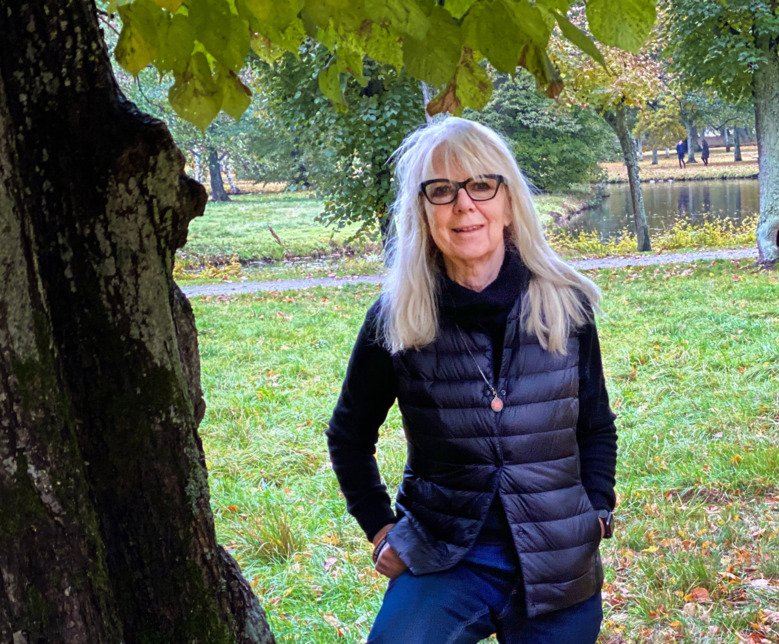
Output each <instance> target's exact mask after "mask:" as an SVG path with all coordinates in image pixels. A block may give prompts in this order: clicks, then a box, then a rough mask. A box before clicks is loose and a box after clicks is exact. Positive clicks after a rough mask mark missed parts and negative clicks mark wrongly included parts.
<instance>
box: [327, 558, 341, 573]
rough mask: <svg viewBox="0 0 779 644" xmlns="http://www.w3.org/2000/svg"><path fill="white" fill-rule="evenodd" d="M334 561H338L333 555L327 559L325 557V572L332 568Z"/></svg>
mask: <svg viewBox="0 0 779 644" xmlns="http://www.w3.org/2000/svg"><path fill="white" fill-rule="evenodd" d="M336 561H338V559H336V558H335V557H328V558H327V559H325V564H324V569H325V572H327V571H328V570H330V568H332V567H333V566H334V565H335V563H336Z"/></svg>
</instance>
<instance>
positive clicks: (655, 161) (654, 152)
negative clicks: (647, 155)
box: [652, 148, 659, 165]
mask: <svg viewBox="0 0 779 644" xmlns="http://www.w3.org/2000/svg"><path fill="white" fill-rule="evenodd" d="M658 163H659V160H658V158H657V148H652V165H657V164H658Z"/></svg>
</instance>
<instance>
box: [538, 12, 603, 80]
mask: <svg viewBox="0 0 779 644" xmlns="http://www.w3.org/2000/svg"><path fill="white" fill-rule="evenodd" d="M551 13H552V15H553V16H554V17H555V20H557V24H558V25H560V31H562V32H563V36H565V38H567V39H568V40H569V41H571V42H572V43H573V44H574V45H576V46H577V47H578V48H579V49H581V50H582V51H583V52H584V53H585V54H587V55H588V56H589V57H590V58H592V59H593V60H594V61H596V62H598V63H600V64H601V65H603V67H606V61H605V60H604V59H603V54H602V53H601V52H600V50H599V49H598V47H597V46H596V45H595V43H594V42H593V40H592V39H591V38H590V37H589V36H588V35H587V34H586V33H585V32H583V31H582V30H581V29H579V28H578V27H577V26H576V25H575V24H573V23H572V22H571V21H570V20H568V18H567V17H566V16H564V15H563V14H561V13H558V12H556V11H552V12H551Z"/></svg>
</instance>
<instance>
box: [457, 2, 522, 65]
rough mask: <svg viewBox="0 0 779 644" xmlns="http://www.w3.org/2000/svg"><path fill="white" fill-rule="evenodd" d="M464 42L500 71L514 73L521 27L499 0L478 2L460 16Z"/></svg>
mask: <svg viewBox="0 0 779 644" xmlns="http://www.w3.org/2000/svg"><path fill="white" fill-rule="evenodd" d="M463 31H464V32H465V44H466V45H467V46H468V47H470V48H471V49H475V50H477V51H480V52H481V53H482V54H484V55H485V56H486V57H487V59H488V60H489V61H490V62H491V63H492V64H493V65H494V66H495V68H496V69H497V70H499V71H502V72H506V73H513V72H514V70H515V69H516V68H517V60H519V51H520V49H521V47H522V38H521V31H520V28H519V26H518V25H517V24H516V23H515V22H514V15H513V13H512V12H510V11H509V10H508V9H507V8H506V6H505V4H504V3H503V1H502V0H497V1H496V2H492V1H489V2H480V3H479V4H477V5H475V6H474V7H473V9H471V11H470V12H469V13H468V15H467V16H466V17H465V19H464V20H463Z"/></svg>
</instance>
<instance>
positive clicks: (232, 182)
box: [222, 158, 241, 195]
mask: <svg viewBox="0 0 779 644" xmlns="http://www.w3.org/2000/svg"><path fill="white" fill-rule="evenodd" d="M222 165H223V166H224V169H225V176H226V177H227V184H228V185H229V186H230V194H231V195H239V194H241V189H240V188H239V187H238V185H237V181H238V177H236V176H235V169H234V168H233V164H232V163H230V162H229V161H227V159H226V158H223V159H222Z"/></svg>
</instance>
